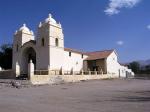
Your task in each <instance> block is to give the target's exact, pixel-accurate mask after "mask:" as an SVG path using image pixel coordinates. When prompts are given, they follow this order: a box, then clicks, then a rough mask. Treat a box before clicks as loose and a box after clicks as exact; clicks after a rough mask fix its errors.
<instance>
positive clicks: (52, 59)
mask: <svg viewBox="0 0 150 112" xmlns="http://www.w3.org/2000/svg"><path fill="white" fill-rule="evenodd" d="M37 37H38V39H37V48H38V49H39V66H38V65H37V66H38V67H39V69H45V68H46V67H47V68H50V69H51V70H53V69H55V70H59V69H61V68H62V65H63V57H64V35H63V31H62V27H61V24H60V23H57V22H56V20H55V19H53V17H52V15H51V14H49V16H48V18H46V19H45V21H44V22H40V24H39V26H38V35H37ZM41 63H42V64H41Z"/></svg>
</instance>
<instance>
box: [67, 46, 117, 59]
mask: <svg viewBox="0 0 150 112" xmlns="http://www.w3.org/2000/svg"><path fill="white" fill-rule="evenodd" d="M64 50H65V51H68V52H74V53H78V54H84V55H87V56H88V57H87V58H86V59H85V60H96V59H105V58H107V57H108V56H109V55H110V54H111V53H112V52H114V51H115V50H104V51H95V52H82V51H79V50H76V49H71V48H64Z"/></svg>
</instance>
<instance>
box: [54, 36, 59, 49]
mask: <svg viewBox="0 0 150 112" xmlns="http://www.w3.org/2000/svg"><path fill="white" fill-rule="evenodd" d="M55 45H56V46H57V47H58V46H59V43H58V38H56V39H55Z"/></svg>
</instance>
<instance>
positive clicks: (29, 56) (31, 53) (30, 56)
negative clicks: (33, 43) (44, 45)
mask: <svg viewBox="0 0 150 112" xmlns="http://www.w3.org/2000/svg"><path fill="white" fill-rule="evenodd" d="M30 60H32V62H33V63H34V66H35V69H36V52H35V50H34V48H32V47H27V48H25V49H24V51H23V53H22V60H21V62H22V70H21V74H22V75H24V76H26V77H28V63H29V62H30Z"/></svg>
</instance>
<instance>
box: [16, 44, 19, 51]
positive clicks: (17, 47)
mask: <svg viewBox="0 0 150 112" xmlns="http://www.w3.org/2000/svg"><path fill="white" fill-rule="evenodd" d="M18 49H19V46H18V44H17V45H16V51H17V52H18Z"/></svg>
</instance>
